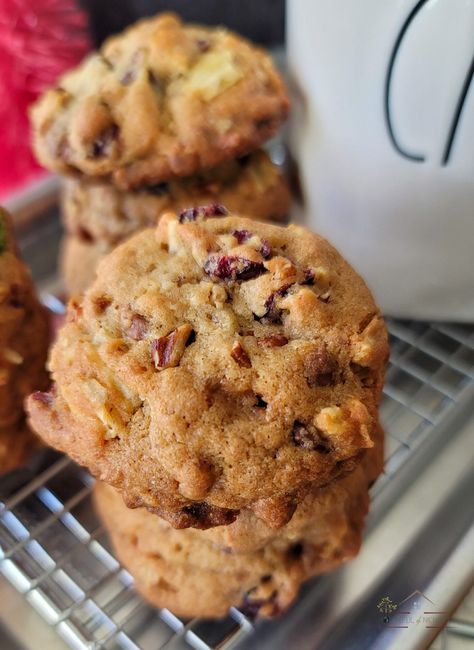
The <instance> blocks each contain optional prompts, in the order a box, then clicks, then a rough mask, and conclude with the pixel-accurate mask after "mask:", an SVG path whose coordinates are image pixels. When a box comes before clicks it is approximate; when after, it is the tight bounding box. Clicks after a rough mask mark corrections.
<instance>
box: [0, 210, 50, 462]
mask: <svg viewBox="0 0 474 650" xmlns="http://www.w3.org/2000/svg"><path fill="white" fill-rule="evenodd" d="M48 343H49V327H48V320H47V314H46V311H45V309H44V308H43V307H42V305H41V304H40V303H39V302H38V299H37V297H36V294H35V290H34V287H33V282H32V280H31V276H30V273H29V271H28V269H27V268H26V266H25V265H24V263H23V262H22V260H21V259H20V257H19V253H18V250H17V246H16V243H15V240H14V237H13V232H12V224H11V220H10V218H9V216H8V214H7V213H6V212H5V211H4V210H2V209H1V208H0V472H4V471H8V470H10V469H13V468H14V467H15V466H16V465H18V464H20V463H21V462H22V460H23V459H24V458H25V457H26V455H27V453H28V450H29V447H32V446H35V437H34V436H33V435H32V434H31V433H30V432H29V431H28V430H27V428H26V426H25V422H24V419H25V414H24V408H23V401H24V399H25V397H26V396H27V395H29V394H30V393H31V392H32V391H33V390H37V389H42V390H44V389H45V388H46V387H47V385H48V377H47V373H46V369H45V364H46V355H47V348H48Z"/></svg>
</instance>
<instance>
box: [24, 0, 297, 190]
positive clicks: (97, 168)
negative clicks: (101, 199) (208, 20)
mask: <svg viewBox="0 0 474 650" xmlns="http://www.w3.org/2000/svg"><path fill="white" fill-rule="evenodd" d="M288 108H289V101H288V96H287V91H286V89H285V86H284V84H283V81H282V79H281V77H280V75H279V74H278V72H277V71H276V69H275V67H274V65H273V63H272V61H271V59H270V57H269V56H268V55H267V54H265V53H264V52H263V51H262V50H260V49H259V48H257V47H255V46H253V45H251V44H250V43H249V42H248V41H246V40H245V39H244V38H241V37H240V36H237V35H236V34H233V33H232V32H230V31H229V30H227V29H224V28H215V27H202V26H199V25H188V24H183V23H182V22H181V20H180V19H179V18H178V17H177V16H175V15H174V14H170V13H165V14H161V15H158V16H156V17H153V18H147V19H144V20H141V21H140V22H138V23H137V24H135V25H133V26H132V27H130V28H129V29H127V30H126V31H124V32H123V33H122V34H120V35H118V36H114V37H112V38H110V39H108V40H107V41H106V42H105V44H104V45H103V46H102V48H101V49H100V51H99V52H97V53H95V54H92V55H91V56H90V57H88V58H87V59H86V60H85V61H84V62H83V63H82V64H81V65H80V66H79V67H78V68H76V69H75V70H73V71H72V72H68V73H67V74H65V75H64V76H63V77H61V78H60V80H59V82H58V85H57V87H55V88H53V89H51V90H49V91H47V92H46V93H45V94H44V95H43V96H42V98H40V100H39V101H38V102H37V103H36V105H35V106H34V107H33V109H32V111H31V118H32V123H33V129H34V147H35V152H36V155H37V157H38V160H39V161H40V162H41V163H42V164H43V165H44V166H45V167H47V168H48V169H51V170H53V171H57V172H61V173H65V174H67V173H77V172H81V173H83V174H86V175H88V176H99V177H109V178H110V180H111V181H112V182H113V183H114V184H115V185H116V186H117V187H120V188H122V189H130V188H132V187H141V186H143V185H152V184H155V183H161V182H164V181H167V180H168V179H170V178H171V177H172V176H190V175H192V174H194V173H196V172H197V171H200V170H202V169H206V168H209V167H214V166H216V165H218V164H220V163H221V162H223V161H225V160H229V159H232V158H236V157H238V156H241V155H243V154H246V153H248V152H249V151H252V150H253V149H256V148H258V147H259V146H260V145H261V144H262V143H263V142H265V141H266V140H267V139H268V138H270V137H271V136H273V135H274V134H275V133H276V131H277V129H278V127H279V126H280V124H281V123H282V122H283V120H284V119H285V118H286V116H287V113H288Z"/></svg>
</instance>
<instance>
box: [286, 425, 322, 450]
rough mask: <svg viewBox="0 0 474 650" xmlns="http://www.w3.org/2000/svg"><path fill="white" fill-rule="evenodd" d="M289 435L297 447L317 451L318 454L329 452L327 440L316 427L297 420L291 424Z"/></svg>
mask: <svg viewBox="0 0 474 650" xmlns="http://www.w3.org/2000/svg"><path fill="white" fill-rule="evenodd" d="M291 436H292V438H293V442H294V443H295V445H296V446H297V447H302V448H303V449H307V450H308V451H318V452H319V453H320V454H329V452H330V451H331V448H330V446H329V443H328V441H327V440H326V439H325V438H324V436H323V435H322V434H321V432H320V431H319V430H318V429H316V427H313V426H308V425H305V424H304V423H303V422H299V421H298V420H295V423H294V424H293V430H292V432H291Z"/></svg>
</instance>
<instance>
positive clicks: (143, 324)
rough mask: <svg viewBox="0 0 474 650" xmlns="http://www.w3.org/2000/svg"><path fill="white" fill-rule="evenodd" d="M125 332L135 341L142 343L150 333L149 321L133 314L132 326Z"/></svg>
mask: <svg viewBox="0 0 474 650" xmlns="http://www.w3.org/2000/svg"><path fill="white" fill-rule="evenodd" d="M125 331H126V334H127V336H129V337H130V338H131V339H133V340H134V341H142V340H143V339H144V338H145V336H146V334H147V332H148V321H147V320H146V318H145V317H144V316H141V315H140V314H133V316H132V318H131V322H130V325H129V327H128V328H127V329H126V330H125Z"/></svg>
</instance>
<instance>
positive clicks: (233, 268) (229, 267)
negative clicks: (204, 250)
mask: <svg viewBox="0 0 474 650" xmlns="http://www.w3.org/2000/svg"><path fill="white" fill-rule="evenodd" d="M204 271H205V273H207V275H210V276H212V277H214V278H217V279H219V280H230V281H232V280H251V279H252V278H256V277H258V276H259V275H262V273H265V271H266V269H265V267H264V265H263V263H262V262H252V260H249V259H247V258H245V257H237V256H236V255H211V256H210V257H208V258H207V260H206V262H205V264H204Z"/></svg>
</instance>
